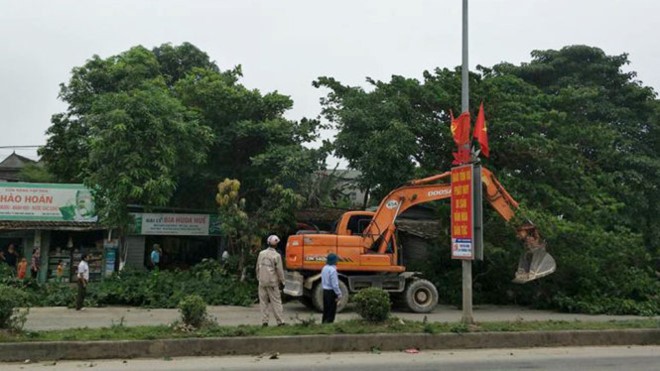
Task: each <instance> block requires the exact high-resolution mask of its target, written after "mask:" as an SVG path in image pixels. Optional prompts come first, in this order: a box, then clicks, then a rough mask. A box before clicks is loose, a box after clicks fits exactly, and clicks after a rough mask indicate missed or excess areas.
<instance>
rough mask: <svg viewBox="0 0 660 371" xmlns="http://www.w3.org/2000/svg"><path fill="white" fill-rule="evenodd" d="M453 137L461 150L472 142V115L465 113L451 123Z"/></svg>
mask: <svg viewBox="0 0 660 371" xmlns="http://www.w3.org/2000/svg"><path fill="white" fill-rule="evenodd" d="M451 135H452V136H453V137H454V142H456V145H457V146H458V147H459V148H460V147H461V146H462V145H464V144H468V143H469V142H470V113H469V112H463V113H461V115H460V116H458V118H457V119H455V120H452V121H451Z"/></svg>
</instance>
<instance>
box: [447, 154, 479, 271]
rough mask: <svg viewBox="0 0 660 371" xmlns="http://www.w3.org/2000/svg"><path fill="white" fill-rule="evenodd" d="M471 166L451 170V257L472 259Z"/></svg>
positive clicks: (472, 199)
mask: <svg viewBox="0 0 660 371" xmlns="http://www.w3.org/2000/svg"><path fill="white" fill-rule="evenodd" d="M473 202H474V198H473V183H472V165H464V166H458V167H455V168H453V169H451V257H452V259H466V260H472V259H474V220H473V217H474V215H473V209H472V207H473V206H472V205H473Z"/></svg>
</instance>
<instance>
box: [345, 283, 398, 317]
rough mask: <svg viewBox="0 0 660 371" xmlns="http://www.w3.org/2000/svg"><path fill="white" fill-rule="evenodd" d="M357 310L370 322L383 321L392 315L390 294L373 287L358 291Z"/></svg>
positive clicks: (356, 297)
mask: <svg viewBox="0 0 660 371" xmlns="http://www.w3.org/2000/svg"><path fill="white" fill-rule="evenodd" d="M353 301H354V302H355V306H356V311H357V312H358V314H359V315H360V316H361V317H362V318H364V319H365V320H367V321H369V322H383V321H385V320H386V319H387V318H389V316H390V295H389V294H388V293H387V292H385V291H383V290H381V289H378V288H375V287H371V288H368V289H364V290H362V291H360V292H358V293H357V294H356V295H355V296H354V297H353Z"/></svg>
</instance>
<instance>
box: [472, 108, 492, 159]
mask: <svg viewBox="0 0 660 371" xmlns="http://www.w3.org/2000/svg"><path fill="white" fill-rule="evenodd" d="M474 138H475V139H476V140H477V141H478V142H479V145H480V146H481V153H483V154H484V156H486V157H488V155H489V153H488V152H489V149H488V128H487V127H486V116H485V115H484V102H481V105H480V106H479V114H478V115H477V122H476V123H475V124H474Z"/></svg>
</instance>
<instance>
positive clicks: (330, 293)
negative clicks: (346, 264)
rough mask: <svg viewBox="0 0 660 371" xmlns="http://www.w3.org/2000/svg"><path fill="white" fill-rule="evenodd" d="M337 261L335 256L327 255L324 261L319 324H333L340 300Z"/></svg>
mask: <svg viewBox="0 0 660 371" xmlns="http://www.w3.org/2000/svg"><path fill="white" fill-rule="evenodd" d="M337 260H338V259H337V255H335V254H333V253H330V254H328V256H327V257H326V259H325V266H324V267H323V270H321V285H322V286H323V320H322V321H321V323H333V322H334V321H335V314H336V313H337V303H339V301H340V300H341V290H340V289H339V275H338V274H337Z"/></svg>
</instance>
